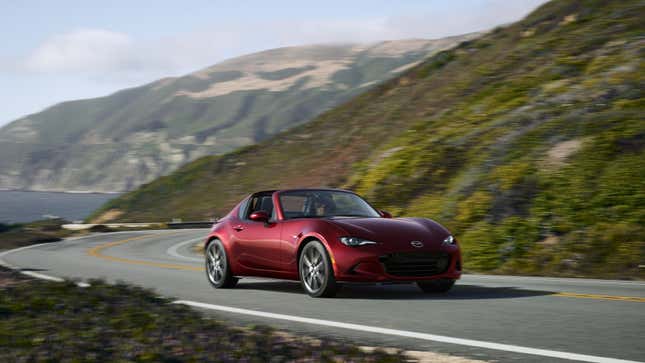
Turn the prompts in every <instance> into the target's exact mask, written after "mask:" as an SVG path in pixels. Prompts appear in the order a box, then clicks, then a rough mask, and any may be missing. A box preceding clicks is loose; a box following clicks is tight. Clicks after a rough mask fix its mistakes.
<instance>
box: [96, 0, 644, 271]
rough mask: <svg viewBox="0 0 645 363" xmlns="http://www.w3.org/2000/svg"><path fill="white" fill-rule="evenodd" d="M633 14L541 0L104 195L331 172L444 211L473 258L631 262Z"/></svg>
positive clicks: (636, 186) (155, 206)
mask: <svg viewBox="0 0 645 363" xmlns="http://www.w3.org/2000/svg"><path fill="white" fill-rule="evenodd" d="M644 14H645V6H644V5H643V3H642V2H640V1H621V2H611V1H554V2H550V3H547V4H545V5H544V6H542V7H541V8H539V9H538V10H536V11H535V12H534V13H532V14H531V15H529V16H528V17H527V18H526V19H524V20H523V21H521V22H518V23H516V24H514V25H511V26H508V27H505V28H503V29H496V30H495V31H493V32H491V33H490V34H488V35H486V36H484V37H482V38H480V39H478V40H475V41H471V42H467V43H463V44H462V45H461V46H459V47H458V48H456V49H454V50H450V51H446V52H443V53H440V54H438V55H436V56H434V57H432V58H431V59H429V60H428V61H426V62H425V63H423V64H421V65H419V66H417V67H415V68H414V69H412V70H411V71H409V72H407V73H405V74H404V75H402V76H401V77H399V78H397V79H394V80H392V81H390V82H387V83H386V84H383V85H381V86H379V87H377V88H376V89H374V90H372V91H370V92H367V93H365V94H363V95H361V96H358V97H357V98H355V99H353V100H351V101H350V102H348V103H346V104H344V105H342V106H340V107H338V108H336V109H333V110H331V111H329V112H327V113H325V114H323V115H322V116H320V117H319V118H318V119H316V120H315V121H314V122H312V123H310V124H307V125H305V126H301V127H297V128H295V129H292V130H291V131H289V132H287V133H283V134H280V135H279V136H277V137H274V138H272V139H270V140H268V141H266V142H263V143H261V144H259V145H256V146H252V147H247V148H244V149H241V150H239V151H237V152H234V153H230V154H227V155H224V156H221V157H208V158H202V159H199V160H197V161H195V162H193V163H191V164H189V165H187V166H186V167H184V168H182V169H180V170H179V171H178V172H176V173H174V174H172V175H171V176H168V177H164V178H160V179H158V180H156V181H155V182H153V183H150V184H147V185H144V186H143V187H142V188H140V189H139V190H137V191H135V192H132V193H129V194H126V195H124V196H123V197H121V198H119V199H116V200H114V201H112V202H110V203H108V205H106V206H105V207H104V208H103V210H102V211H105V210H107V209H119V210H122V211H124V214H123V215H122V216H121V217H120V218H121V219H123V220H158V219H168V218H172V217H183V218H188V219H192V218H198V219H202V218H204V217H206V216H210V215H212V214H216V215H221V214H222V213H224V212H225V211H226V210H227V209H228V208H230V207H231V205H232V204H233V203H234V202H235V201H236V200H238V199H239V198H240V197H241V196H243V195H244V194H247V193H250V192H252V191H254V190H258V189H264V188H273V187H280V188H286V187H292V186H319V185H330V186H341V187H348V188H352V189H354V190H356V191H358V192H360V193H362V194H364V195H366V196H367V197H368V198H369V199H370V200H371V201H373V202H375V203H376V204H377V205H378V206H379V207H383V208H385V209H389V210H391V211H392V212H394V213H395V214H397V215H420V216H427V217H432V218H435V219H437V220H439V221H441V222H442V223H444V224H446V225H447V226H449V227H450V228H452V229H453V230H454V231H455V233H456V234H457V235H458V237H459V238H460V239H461V241H462V243H463V245H464V249H465V261H466V268H468V269H470V270H479V271H498V272H514V273H549V274H566V275H595V276H614V277H627V276H632V277H633V276H640V277H643V272H642V271H639V268H638V265H639V264H642V263H643V258H644V256H645V242H644V241H645V227H643V226H644V225H645V210H644V208H643V205H645V194H644V193H645V168H643V167H642V165H643V162H642V160H644V156H645V155H644V150H643V145H644V143H645V122H644V120H643V116H642V110H643V106H644V104H643V89H645V84H644V83H645V82H644V78H643V75H644V74H645V69H644V62H643V59H644V57H643V56H644V54H643V53H644V48H643V44H644V40H643V33H644V32H643V30H644V29H643V26H642V21H641V20H642V16H643V15H644ZM641 270H642V269H641Z"/></svg>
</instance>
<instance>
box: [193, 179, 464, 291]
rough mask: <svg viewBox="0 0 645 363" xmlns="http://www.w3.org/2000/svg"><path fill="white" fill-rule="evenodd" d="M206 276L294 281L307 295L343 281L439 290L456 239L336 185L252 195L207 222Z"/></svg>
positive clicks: (449, 280)
mask: <svg viewBox="0 0 645 363" xmlns="http://www.w3.org/2000/svg"><path fill="white" fill-rule="evenodd" d="M205 251H206V276H207V277H208V281H209V282H210V283H211V285H213V286H214V287H216V288H230V287H234V286H235V285H236V284H237V281H238V277H239V276H262V277H273V278H281V279H289V280H300V281H301V283H302V287H303V288H304V290H305V291H306V292H307V293H308V294H309V295H311V296H314V297H329V296H333V295H334V294H335V292H336V290H337V288H338V286H339V283H342V282H416V283H417V284H418V286H419V287H420V288H421V290H423V291H424V292H446V291H448V290H449V289H450V288H451V287H452V285H453V284H454V283H455V280H456V279H458V278H459V277H460V276H461V255H460V252H459V245H458V243H457V240H456V239H455V238H454V237H453V236H452V235H451V234H450V232H449V231H448V230H447V229H446V228H444V227H443V226H441V225H440V224H439V223H437V222H435V221H432V220H430V219H425V218H392V216H391V215H390V214H389V213H387V212H385V211H379V210H376V209H374V208H373V207H372V206H371V205H370V204H369V203H367V202H366V201H365V200H363V199H362V198H361V197H359V196H358V195H356V194H354V193H352V192H349V191H346V190H338V189H292V190H271V191H263V192H258V193H255V194H252V195H250V196H248V197H247V198H246V199H244V200H243V201H242V202H240V203H239V204H238V205H237V206H236V207H235V208H233V210H232V211H231V212H230V213H229V214H228V215H226V217H224V218H222V219H220V220H218V221H217V222H216V223H215V224H214V225H213V228H212V229H211V233H210V234H209V236H208V239H207V241H206V246H205Z"/></svg>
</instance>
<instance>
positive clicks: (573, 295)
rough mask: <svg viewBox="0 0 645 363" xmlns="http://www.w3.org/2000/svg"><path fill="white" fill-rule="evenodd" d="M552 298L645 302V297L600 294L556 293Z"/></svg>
mask: <svg viewBox="0 0 645 363" xmlns="http://www.w3.org/2000/svg"><path fill="white" fill-rule="evenodd" d="M551 296H559V297H571V298H576V299H595V300H613V301H632V302H645V297H637V296H615V295H599V294H578V293H575V292H557V293H555V294H553V295H551Z"/></svg>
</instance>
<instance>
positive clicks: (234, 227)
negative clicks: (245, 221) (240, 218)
mask: <svg viewBox="0 0 645 363" xmlns="http://www.w3.org/2000/svg"><path fill="white" fill-rule="evenodd" d="M233 229H234V230H236V231H238V232H240V231H242V230H243V229H244V227H242V226H241V225H237V226H233Z"/></svg>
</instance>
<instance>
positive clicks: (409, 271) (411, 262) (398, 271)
mask: <svg viewBox="0 0 645 363" xmlns="http://www.w3.org/2000/svg"><path fill="white" fill-rule="evenodd" d="M381 262H382V263H383V266H384V267H385V272H387V273H388V274H390V275H394V276H432V275H438V274H440V273H444V272H446V270H447V269H448V267H450V255H449V254H447V253H443V252H421V253H419V252H401V253H392V254H389V255H386V256H382V257H381Z"/></svg>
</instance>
